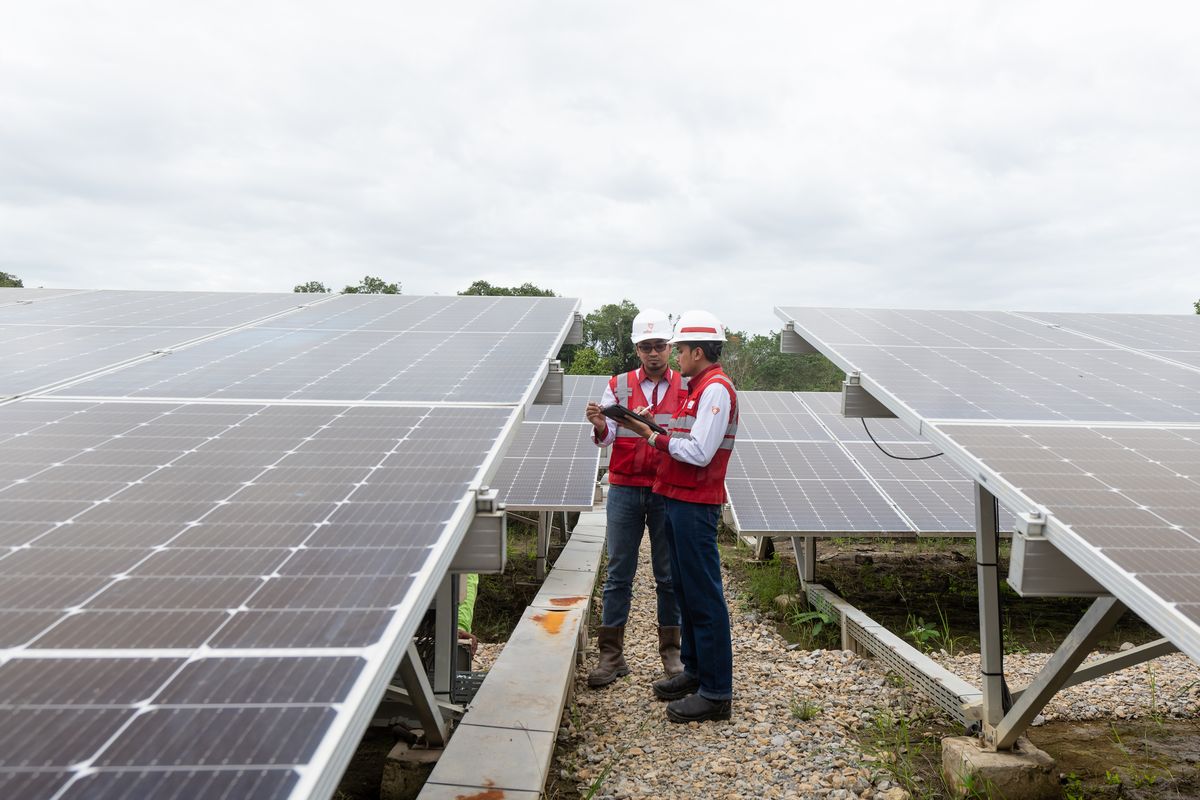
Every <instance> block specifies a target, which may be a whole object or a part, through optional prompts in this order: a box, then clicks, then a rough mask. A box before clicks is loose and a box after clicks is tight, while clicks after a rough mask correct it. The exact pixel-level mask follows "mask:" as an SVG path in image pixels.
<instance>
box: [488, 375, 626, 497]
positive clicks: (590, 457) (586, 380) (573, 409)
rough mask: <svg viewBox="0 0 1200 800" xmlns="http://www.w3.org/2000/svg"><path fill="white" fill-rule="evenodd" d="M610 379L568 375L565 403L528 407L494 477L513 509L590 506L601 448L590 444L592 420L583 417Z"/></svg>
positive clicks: (564, 384) (564, 380) (565, 379)
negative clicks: (585, 419) (588, 405)
mask: <svg viewBox="0 0 1200 800" xmlns="http://www.w3.org/2000/svg"><path fill="white" fill-rule="evenodd" d="M608 380H609V379H608V377H607V376H603V375H565V376H563V402H562V405H534V406H530V408H529V409H528V411H527V412H526V415H525V416H526V421H525V422H523V423H521V425H520V427H519V428H518V430H517V436H516V439H515V440H514V441H513V443H512V444H511V445H510V446H509V448H508V450H507V451H506V453H505V458H504V460H503V461H502V462H501V465H500V469H499V471H498V472H497V473H496V475H495V477H493V478H492V480H491V484H490V485H491V487H492V488H493V489H495V490H496V491H497V492H499V494H500V497H501V498H503V499H504V502H505V505H507V506H508V507H509V508H511V509H514V510H529V509H541V510H565V511H588V510H590V509H591V508H592V503H593V500H594V497H595V491H596V477H597V473H598V471H599V468H600V453H601V449H600V448H599V447H596V445H595V444H593V443H592V439H591V433H592V426H591V424H590V423H588V422H584V421H582V420H583V417H584V408H585V406H586V405H587V403H588V402H589V401H599V400H600V397H601V396H602V395H603V393H604V387H605V385H606V384H607V383H608ZM531 420H536V421H531Z"/></svg>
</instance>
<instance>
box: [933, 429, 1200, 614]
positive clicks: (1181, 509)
mask: <svg viewBox="0 0 1200 800" xmlns="http://www.w3.org/2000/svg"><path fill="white" fill-rule="evenodd" d="M940 429H941V430H942V431H943V432H944V433H945V434H946V435H948V436H950V437H951V438H953V439H954V441H956V442H958V443H959V444H960V445H961V446H962V447H964V448H965V449H966V450H967V452H969V453H971V454H972V455H974V456H976V457H977V458H980V459H982V460H983V461H984V462H985V463H987V464H988V466H989V467H990V468H992V469H993V470H995V471H996V473H997V474H998V475H999V476H1000V477H1001V478H1003V479H1004V480H1006V481H1007V482H1008V484H1009V485H1011V486H1012V487H1013V488H1015V489H1016V490H1017V491H1019V492H1021V493H1022V494H1024V495H1025V496H1027V497H1028V498H1029V499H1030V500H1031V501H1032V502H1033V503H1036V504H1038V505H1041V506H1044V507H1045V508H1046V509H1048V510H1049V512H1050V513H1051V514H1053V515H1054V516H1055V517H1057V518H1058V519H1059V520H1060V521H1061V522H1062V524H1063V525H1064V526H1065V527H1067V528H1069V529H1070V530H1071V531H1072V532H1073V533H1074V534H1075V536H1077V537H1078V538H1079V539H1080V540H1082V542H1083V543H1084V544H1085V545H1087V546H1088V547H1090V548H1091V549H1092V550H1093V551H1094V554H1095V557H1096V558H1099V559H1104V561H1105V562H1107V565H1108V566H1109V568H1110V569H1111V570H1112V571H1114V572H1115V571H1120V572H1122V573H1124V574H1126V575H1127V576H1128V578H1129V580H1130V581H1131V582H1135V583H1137V584H1140V585H1141V586H1142V587H1144V589H1145V590H1146V591H1147V593H1148V594H1152V595H1154V596H1156V597H1157V598H1158V599H1159V600H1161V602H1162V603H1164V604H1167V605H1169V606H1173V607H1174V608H1175V609H1176V610H1177V611H1178V612H1179V613H1180V614H1181V615H1182V616H1183V617H1184V618H1185V619H1186V620H1188V621H1189V622H1190V623H1191V624H1192V625H1193V626H1195V631H1196V632H1197V633H1200V597H1197V596H1196V587H1197V586H1200V428H1160V429H1142V428H1117V427H1067V428H1063V427H1056V426H1019V425H1014V426H1007V425H1006V426H998V425H997V426H970V425H944V426H940Z"/></svg>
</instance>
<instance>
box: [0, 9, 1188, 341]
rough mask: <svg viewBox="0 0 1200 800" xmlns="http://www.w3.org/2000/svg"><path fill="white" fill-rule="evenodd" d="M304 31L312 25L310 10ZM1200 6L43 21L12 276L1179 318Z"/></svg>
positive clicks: (16, 191) (15, 93)
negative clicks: (480, 285) (374, 284)
mask: <svg viewBox="0 0 1200 800" xmlns="http://www.w3.org/2000/svg"><path fill="white" fill-rule="evenodd" d="M298 6H299V8H298ZM1197 15H1198V12H1196V11H1194V10H1193V7H1192V6H1191V5H1189V4H1184V3H1178V4H1149V5H1147V4H1138V5H1137V6H1136V7H1134V6H1133V5H1130V4H1106V3H1099V4H1097V3H1069V4H1067V3H1059V4H1022V3H1009V4H1003V5H996V4H983V3H977V4H975V3H962V2H944V3H933V4H917V5H913V4H907V5H896V4H884V3H844V4H836V5H835V4H821V5H818V4H799V3H783V2H776V3H767V4H723V5H715V4H709V3H672V4H665V5H664V4H652V5H651V6H650V7H647V4H633V3H604V4H585V3H563V2H556V3H549V2H545V3H533V2H525V3H506V4H487V5H484V4H453V5H447V6H445V7H437V8H434V7H431V6H430V5H429V4H416V3H408V4H394V3H392V4H384V3H378V4H350V5H347V4H335V3H324V2H323V3H312V2H309V3H301V4H290V3H274V4H265V5H264V4H250V5H249V6H247V5H246V4H235V3H230V2H225V3H206V4H174V3H128V2H127V3H116V4H105V5H104V6H96V4H94V3H57V2H49V3H36V4H25V5H24V6H21V7H18V8H16V9H14V10H10V12H9V13H8V14H7V15H6V23H5V26H4V28H3V30H2V31H0V119H2V120H3V123H0V269H2V270H6V271H9V272H14V273H16V274H18V275H20V276H21V277H23V278H25V279H26V282H27V283H28V284H31V285H34V284H44V285H61V286H79V287H101V286H109V287H122V288H133V287H171V288H206V289H238V290H278V289H287V288H290V287H291V285H292V284H294V283H297V282H301V281H305V280H310V279H318V280H323V281H325V282H327V283H330V284H332V285H335V286H341V285H343V284H345V283H351V282H355V281H356V280H357V279H359V278H361V277H362V276H363V275H364V274H368V273H369V274H373V275H380V276H382V277H385V278H387V279H389V280H400V281H402V282H403V283H404V288H405V291H406V292H408V293H427V292H440V293H451V292H454V291H457V290H459V289H462V288H464V287H465V286H467V285H468V284H469V283H470V282H471V281H473V280H476V279H486V280H490V281H493V282H496V283H505V284H511V283H521V282H524V281H533V282H534V283H538V284H541V285H544V286H548V287H551V288H554V289H556V290H557V291H559V292H560V293H564V294H572V295H577V296H580V297H582V298H583V300H584V305H585V307H592V306H595V305H597V304H599V303H603V302H610V301H615V300H618V299H620V298H621V297H629V298H631V299H634V300H635V301H637V302H639V303H641V304H643V305H649V304H652V303H653V304H655V305H660V306H665V307H668V308H671V309H673V310H683V309H686V308H692V307H705V308H708V309H710V310H712V311H714V312H715V313H717V314H718V315H720V316H721V317H723V318H724V319H725V320H726V321H727V322H728V323H729V324H730V325H732V326H734V327H746V328H750V329H756V330H765V329H766V328H768V327H772V326H777V324H778V323H777V321H776V320H775V318H774V317H773V315H772V313H771V309H772V307H773V306H774V305H775V304H777V303H785V304H814V305H874V306H886V305H897V306H943V307H946V306H963V307H981V306H985V307H1002V308H1027V309H1037V308H1061V309H1068V310H1087V309H1096V310H1150V311H1178V312H1185V311H1187V310H1189V308H1190V301H1191V300H1194V299H1195V298H1196V297H1197V296H1200V278H1198V276H1200V270H1198V269H1197V268H1196V266H1195V263H1194V262H1195V259H1196V250H1197V243H1198V239H1200V218H1198V215H1197V212H1196V209H1197V208H1198V207H1200V202H1198V201H1200V158H1198V157H1197V155H1196V148H1195V144H1194V143H1195V140H1196V138H1197V134H1196V132H1197V130H1200V104H1197V103H1196V102H1195V98H1196V97H1197V96H1200V95H1198V90H1200V51H1198V50H1197V49H1196V48H1195V47H1194V43H1193V42H1192V41H1191V32H1192V31H1194V30H1195V29H1196V26H1195V23H1196V21H1197V19H1196V17H1197Z"/></svg>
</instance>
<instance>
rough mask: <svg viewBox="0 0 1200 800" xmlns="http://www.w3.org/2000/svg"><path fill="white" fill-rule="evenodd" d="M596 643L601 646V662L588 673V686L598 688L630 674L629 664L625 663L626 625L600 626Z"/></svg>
mask: <svg viewBox="0 0 1200 800" xmlns="http://www.w3.org/2000/svg"><path fill="white" fill-rule="evenodd" d="M596 645H597V646H598V647H599V648H600V662H599V663H598V664H596V668H595V669H594V670H592V671H591V672H589V673H588V679H587V682H588V686H590V687H592V688H593V689H598V688H600V687H601V686H608V685H609V684H610V683H612V682H613V681H615V680H616V679H617V678H620V677H621V676H622V675H628V674H629V665H628V664H626V663H625V626H624V625H614V626H611V627H606V626H604V625H601V626H600V631H599V634H598V635H597V636H596Z"/></svg>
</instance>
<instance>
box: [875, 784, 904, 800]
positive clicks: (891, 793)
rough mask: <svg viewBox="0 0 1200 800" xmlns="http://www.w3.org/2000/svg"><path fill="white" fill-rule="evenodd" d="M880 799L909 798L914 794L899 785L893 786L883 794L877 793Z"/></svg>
mask: <svg viewBox="0 0 1200 800" xmlns="http://www.w3.org/2000/svg"><path fill="white" fill-rule="evenodd" d="M877 797H878V798H879V800H909V798H910V797H912V795H910V794H909V793H908V792H906V791H904V790H903V789H901V788H900V787H899V786H893V787H892V788H891V789H888V790H887V791H886V792H884V793H883V794H881V795H877Z"/></svg>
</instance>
